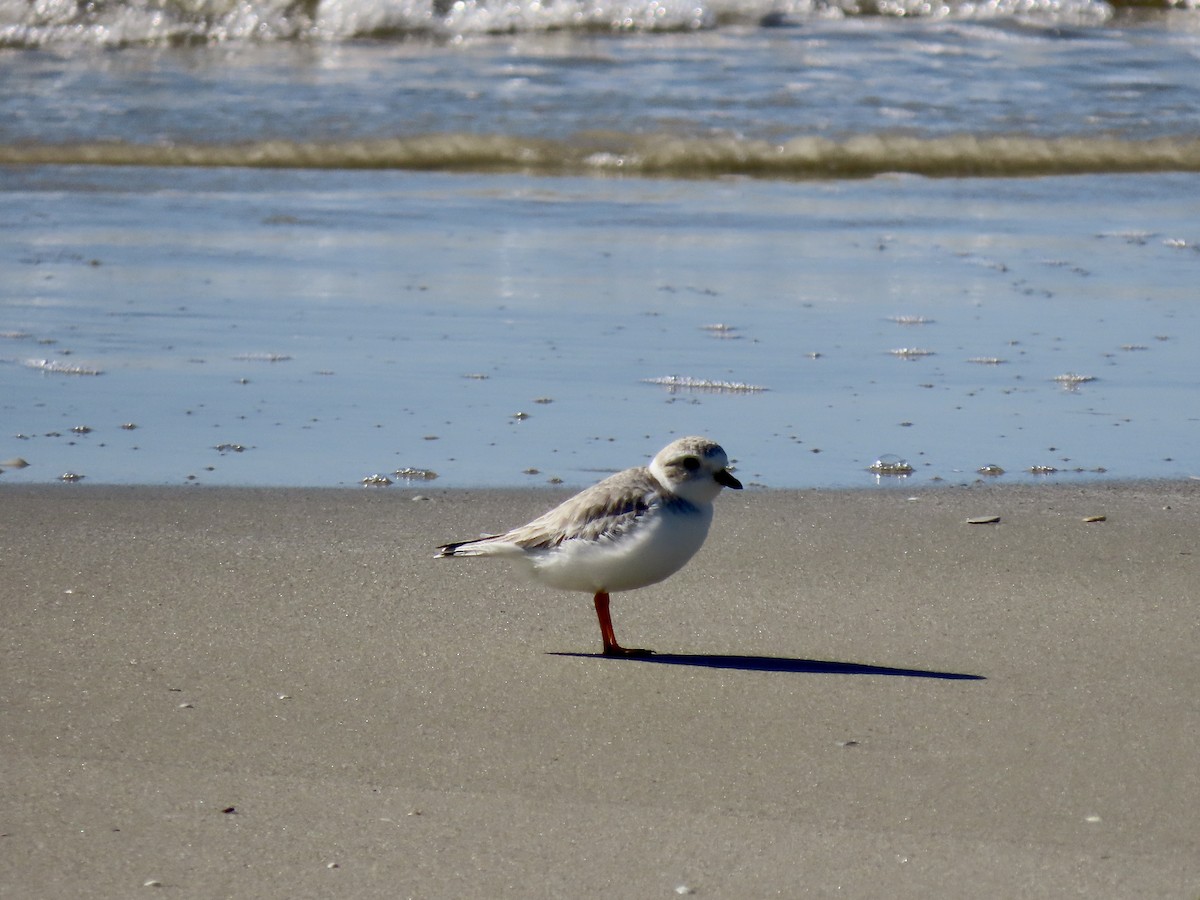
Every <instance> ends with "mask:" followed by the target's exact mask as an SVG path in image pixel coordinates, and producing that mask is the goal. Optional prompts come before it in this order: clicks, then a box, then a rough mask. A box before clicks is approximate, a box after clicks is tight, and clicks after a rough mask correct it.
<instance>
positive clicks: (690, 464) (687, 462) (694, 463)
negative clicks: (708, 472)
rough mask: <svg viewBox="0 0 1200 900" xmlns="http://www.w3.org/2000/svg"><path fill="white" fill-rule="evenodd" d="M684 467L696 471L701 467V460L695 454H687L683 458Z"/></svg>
mask: <svg viewBox="0 0 1200 900" xmlns="http://www.w3.org/2000/svg"><path fill="white" fill-rule="evenodd" d="M683 467H684V468H685V469H687V470H688V471H689V472H695V471H696V470H697V469H698V468H700V460H698V459H696V457H694V456H685V457H684V458H683Z"/></svg>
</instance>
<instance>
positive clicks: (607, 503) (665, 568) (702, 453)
mask: <svg viewBox="0 0 1200 900" xmlns="http://www.w3.org/2000/svg"><path fill="white" fill-rule="evenodd" d="M728 466H729V457H727V456H726V455H725V451H724V450H722V449H721V447H720V445H718V444H714V443H713V442H712V441H710V440H708V439H707V438H702V437H685V438H680V439H679V440H677V441H673V442H672V443H670V444H668V445H667V446H666V447H664V448H663V449H662V450H660V451H659V452H658V453H657V455H655V457H654V459H652V460H651V461H650V465H649V466H638V467H636V468H633V469H626V470H625V471H624V472H618V473H617V474H616V475H611V476H609V477H608V478H605V479H604V480H603V481H601V482H600V483H599V484H595V485H592V486H591V487H590V488H587V489H586V490H584V491H582V492H580V493H578V494H576V495H575V496H574V497H572V498H571V499H569V500H567V501H565V502H563V503H561V504H559V505H558V506H556V507H554V509H552V510H550V511H549V512H548V513H546V514H545V515H542V516H539V517H538V518H536V519H534V520H533V521H532V522H529V523H528V524H526V525H522V526H520V527H519V528H514V529H512V531H506V532H504V533H503V534H493V535H489V536H487V537H481V538H477V539H475V540H473V541H456V542H455V543H451V544H445V545H443V546H441V547H439V548H438V554H437V555H438V557H443V556H500V557H505V558H508V559H514V560H517V561H518V562H519V563H521V564H523V565H524V566H525V567H526V569H527V571H528V572H529V573H530V574H531V575H532V576H533V577H534V578H536V579H537V580H538V581H541V582H542V583H543V584H548V585H550V586H551V587H556V588H561V589H563V590H567V591H587V592H589V593H591V594H592V595H593V599H594V601H595V605H596V616H597V618H599V620H600V636H601V639H602V640H603V642H604V655H605V656H647V655H649V654H650V653H651V652H652V651H650V650H635V649H631V648H626V647H622V646H621V645H620V644H618V643H617V638H616V636H615V635H614V634H613V627H612V619H611V617H610V616H609V612H608V604H609V594H612V593H616V592H617V591H631V590H634V589H635V588H641V587H646V585H649V584H655V583H656V582H659V581H662V580H663V579H664V578H667V577H668V576H670V575H674V574H675V573H676V572H678V571H679V570H680V569H681V568H683V566H684V564H685V563H687V561H688V560H689V559H691V558H692V556H693V555H694V554H695V552H696V551H697V550H699V549H700V546H701V545H702V544H703V543H704V538H705V537H707V536H708V526H709V525H710V524H711V523H712V515H713V507H712V503H713V500H714V499H715V498H716V496H717V494H719V493H720V492H721V488H722V487H728V488H733V489H734V490H741V487H742V484H741V482H740V481H738V480H737V479H736V478H734V477H733V476H732V475H731V474H730V473H729V468H728Z"/></svg>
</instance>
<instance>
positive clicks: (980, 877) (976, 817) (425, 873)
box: [0, 482, 1200, 900]
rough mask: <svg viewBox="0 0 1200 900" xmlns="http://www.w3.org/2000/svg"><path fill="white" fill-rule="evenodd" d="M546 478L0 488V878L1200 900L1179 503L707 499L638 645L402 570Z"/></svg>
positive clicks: (1190, 523)
mask: <svg viewBox="0 0 1200 900" xmlns="http://www.w3.org/2000/svg"><path fill="white" fill-rule="evenodd" d="M558 496H559V495H557V494H555V495H551V494H549V493H545V492H535V491H526V492H444V493H443V492H438V491H436V490H433V491H428V497H429V499H428V500H413V499H410V498H411V494H407V493H403V492H401V491H399V490H396V489H390V490H382V491H368V490H362V491H358V492H355V491H307V490H264V491H259V490H239V489H208V488H173V489H155V488H107V487H88V486H83V485H64V486H50V487H36V488H24V487H8V488H2V489H0V554H2V555H0V641H2V642H3V649H2V655H0V666H2V673H0V742H2V743H0V783H2V786H3V803H2V804H0V895H2V896H3V897H5V898H9V897H12V898H67V897H70V898H81V897H130V896H157V895H158V894H157V893H155V892H157V891H161V895H162V896H164V897H172V898H183V897H237V898H257V897H272V898H276V897H277V898H304V897H388V898H392V897H421V898H431V897H432V898H441V897H455V898H473V897H479V898H496V897H514V898H516V897H520V898H525V897H567V896H570V897H599V896H606V897H639V898H644V897H664V898H665V897H671V896H678V895H680V894H687V893H694V894H695V895H696V896H702V897H731V898H753V897H765V896H784V897H824V896H838V897H888V898H907V897H914V898H915V897H1018V896H1020V897H1048V898H1049V897H1054V898H1058V897H1064V896H1086V897H1091V898H1096V897H1171V898H1193V900H1194V898H1196V897H1198V896H1200V759H1198V756H1200V754H1198V751H1197V735H1200V666H1198V665H1197V647H1198V646H1200V641H1198V638H1200V633H1198V631H1200V629H1198V627H1197V610H1196V599H1197V593H1198V592H1200V569H1198V565H1197V557H1196V544H1197V540H1196V538H1197V534H1200V527H1198V526H1200V482H1185V483H1174V484H1163V485H1159V484H1150V485H1123V486H1117V487H1111V486H1089V487H1086V488H1078V487H1061V486H1059V487H1055V486H1046V487H1007V488H997V487H987V488H983V487H978V488H956V489H949V488H947V489H937V490H923V491H921V492H919V493H916V494H915V495H912V498H911V499H910V496H909V495H908V494H906V493H904V492H903V489H901V490H900V491H896V490H883V491H862V492H833V491H814V492H761V491H749V490H748V491H745V492H743V493H741V494H737V495H734V494H729V493H726V494H725V495H724V496H722V497H721V498H720V499H719V500H718V503H717V506H718V509H717V516H716V521H715V523H714V527H713V533H712V535H711V537H710V540H709V543H708V545H707V546H706V547H705V549H704V550H703V551H702V552H701V554H700V555H699V556H698V557H697V558H696V559H695V560H694V561H693V562H692V563H691V565H690V566H688V567H687V568H686V569H685V570H684V571H683V572H681V573H680V574H679V575H677V576H675V577H674V578H672V579H671V580H669V581H667V582H665V583H664V584H661V585H658V586H655V587H651V588H648V589H645V590H643V591H638V592H635V593H631V594H623V595H618V596H617V597H615V598H614V602H613V610H614V620H615V624H616V629H617V635H618V637H619V638H621V639H622V640H623V641H625V642H626V643H628V644H629V645H632V646H650V647H654V648H656V649H657V650H659V651H660V652H661V653H662V654H663V655H662V656H661V657H657V658H655V659H652V660H650V661H633V660H630V661H624V660H608V659H602V658H597V657H594V656H590V655H572V654H592V653H594V652H595V651H596V650H598V648H599V630H598V628H597V626H596V623H595V619H594V615H593V613H592V611H591V607H590V601H589V599H588V598H587V597H585V596H583V595H569V594H562V593H557V592H555V591H552V590H549V589H546V588H542V587H540V586H536V585H531V584H526V583H523V582H521V581H520V580H519V579H518V578H517V577H515V576H514V575H513V574H512V573H511V572H509V571H508V570H507V569H506V567H505V565H504V564H503V563H498V562H496V561H491V560H436V561H435V560H434V559H433V547H434V545H435V544H437V543H438V542H440V541H443V540H448V539H451V538H463V537H470V536H472V535H474V534H477V533H479V532H481V531H484V530H488V529H497V528H502V527H506V526H509V525H513V524H516V523H519V522H521V521H523V520H525V519H526V518H528V517H530V516H532V515H533V514H535V513H537V512H540V511H541V510H542V509H543V508H544V507H546V506H547V505H549V504H550V503H551V502H552V501H553V500H554V499H556V498H557V497H558ZM984 515H999V516H1000V517H1001V520H1000V522H999V523H998V524H990V525H970V524H967V519H968V518H970V517H974V516H984ZM1093 515H1105V516H1106V517H1107V519H1106V521H1103V522H1093V523H1085V522H1084V521H1083V518H1084V517H1085V516H1093ZM559 654H567V655H559Z"/></svg>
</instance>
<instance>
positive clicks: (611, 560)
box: [527, 504, 713, 593]
mask: <svg viewBox="0 0 1200 900" xmlns="http://www.w3.org/2000/svg"><path fill="white" fill-rule="evenodd" d="M712 516H713V510H712V506H711V505H708V504H706V505H704V506H702V507H694V506H692V507H689V508H686V509H684V510H677V509H674V508H670V507H659V508H658V509H655V510H654V511H653V512H651V513H650V514H648V515H646V516H645V517H644V518H641V519H639V520H638V522H637V524H636V525H635V526H634V527H633V528H630V529H629V530H627V531H625V532H623V533H622V534H621V535H620V536H619V537H616V538H612V539H601V540H598V541H565V542H564V543H562V544H559V545H558V546H556V547H552V548H547V549H546V550H542V551H539V552H537V553H531V554H529V556H528V557H527V559H528V561H529V563H530V564H531V565H532V572H533V576H534V577H535V578H537V579H538V580H539V581H541V582H542V583H543V584H548V585H550V586H551V587H556V588H560V589H562V590H568V591H588V592H590V593H596V592H597V591H608V592H609V593H616V592H617V591H631V590H634V589H636V588H641V587H646V585H650V584H655V583H656V582H659V581H662V580H663V579H664V578H667V577H669V576H671V575H673V574H675V573H676V572H678V571H679V570H680V569H681V568H683V566H684V565H685V564H686V563H687V561H688V560H689V559H691V558H692V557H693V556H694V555H695V554H696V551H697V550H699V549H700V547H701V546H703V544H704V539H705V538H706V537H707V536H708V527H709V525H710V524H711V523H712Z"/></svg>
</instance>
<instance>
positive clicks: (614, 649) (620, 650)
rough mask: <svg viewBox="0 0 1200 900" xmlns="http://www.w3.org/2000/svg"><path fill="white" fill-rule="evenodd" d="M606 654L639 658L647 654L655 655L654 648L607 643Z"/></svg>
mask: <svg viewBox="0 0 1200 900" xmlns="http://www.w3.org/2000/svg"><path fill="white" fill-rule="evenodd" d="M602 655H604V656H617V657H625V658H630V657H632V658H635V659H636V658H638V657H645V656H653V655H654V651H653V650H642V649H639V648H637V647H622V646H621V645H620V644H605V645H604V653H603V654H602Z"/></svg>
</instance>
